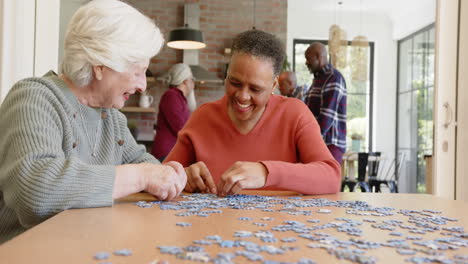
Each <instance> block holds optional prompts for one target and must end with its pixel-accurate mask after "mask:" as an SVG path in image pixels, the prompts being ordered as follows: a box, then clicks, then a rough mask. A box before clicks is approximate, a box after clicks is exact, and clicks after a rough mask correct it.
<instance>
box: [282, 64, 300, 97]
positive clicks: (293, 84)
mask: <svg viewBox="0 0 468 264" xmlns="http://www.w3.org/2000/svg"><path fill="white" fill-rule="evenodd" d="M278 84H279V90H280V93H281V95H282V96H286V97H293V98H297V99H299V100H301V101H304V87H302V86H297V79H296V73H294V72H289V71H286V72H282V73H281V74H280V76H279V77H278Z"/></svg>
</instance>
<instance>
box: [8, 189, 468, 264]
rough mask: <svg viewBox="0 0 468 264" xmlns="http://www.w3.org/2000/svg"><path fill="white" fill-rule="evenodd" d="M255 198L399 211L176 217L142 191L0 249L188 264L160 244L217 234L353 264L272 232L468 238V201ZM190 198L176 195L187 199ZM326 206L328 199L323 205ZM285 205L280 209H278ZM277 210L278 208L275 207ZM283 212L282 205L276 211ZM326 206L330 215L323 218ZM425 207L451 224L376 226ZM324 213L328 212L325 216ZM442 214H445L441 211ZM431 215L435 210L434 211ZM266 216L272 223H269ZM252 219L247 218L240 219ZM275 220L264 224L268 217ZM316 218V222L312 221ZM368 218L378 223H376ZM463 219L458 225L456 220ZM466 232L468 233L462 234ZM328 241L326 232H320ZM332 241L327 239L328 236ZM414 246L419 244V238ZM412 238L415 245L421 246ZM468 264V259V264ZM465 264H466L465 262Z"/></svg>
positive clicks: (383, 257) (71, 215) (464, 252)
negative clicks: (349, 228)
mask: <svg viewBox="0 0 468 264" xmlns="http://www.w3.org/2000/svg"><path fill="white" fill-rule="evenodd" d="M243 193H244V194H249V195H253V194H255V195H267V196H278V197H279V198H282V199H285V201H295V200H293V199H299V200H307V199H320V198H324V199H327V200H329V201H362V202H366V203H368V204H369V205H371V206H373V207H379V208H387V209H388V208H390V207H391V208H393V209H392V210H393V212H394V214H393V215H389V216H388V215H387V216H376V215H366V214H365V213H363V214H362V215H360V214H349V208H340V207H334V206H324V207H312V208H303V210H310V215H297V214H296V215H295V214H290V213H288V212H287V210H283V211H281V210H270V211H266V210H260V209H252V208H250V209H252V210H239V209H232V208H222V209H221V210H222V213H216V214H210V215H209V216H208V217H200V216H197V215H193V216H177V215H176V214H177V213H178V211H177V210H162V209H161V208H160V206H159V205H157V204H155V205H154V206H153V207H150V208H142V207H139V206H137V205H135V202H138V201H154V198H153V197H152V196H151V195H149V194H146V193H138V194H134V195H131V196H128V197H126V198H124V199H120V200H118V201H116V202H115V204H114V205H113V206H112V207H103V208H87V209H71V210H66V211H64V212H61V213H59V214H57V215H55V216H53V217H51V218H50V219H48V220H46V221H44V222H43V223H41V224H39V225H37V226H35V227H33V228H31V229H29V230H27V231H26V232H24V233H22V234H20V235H18V236H17V237H15V238H13V239H11V240H10V241H7V242H5V243H3V244H2V245H0V263H2V264H7V263H28V264H29V263H48V264H55V263H114V264H117V263H158V262H159V261H162V260H165V261H167V262H166V263H200V262H194V261H189V260H182V259H180V258H177V256H176V255H172V254H165V253H162V252H161V251H160V249H159V247H160V246H175V247H180V248H182V249H183V248H185V247H187V246H189V245H194V243H193V241H196V240H201V239H205V240H206V237H207V236H210V235H211V236H213V235H218V236H220V237H222V238H223V239H225V240H231V241H235V240H237V239H244V240H248V241H252V242H255V243H257V244H260V245H265V244H267V245H272V246H274V247H276V248H280V247H281V246H285V245H286V246H289V247H290V248H294V250H293V249H291V250H289V251H286V252H285V253H284V254H269V253H267V252H262V253H259V254H261V255H262V256H263V260H271V261H278V262H279V261H282V262H290V263H296V262H297V261H298V260H300V259H301V258H307V259H310V260H313V261H315V262H316V263H351V262H350V261H348V260H339V259H338V258H337V257H336V256H335V255H333V254H331V253H330V250H327V248H325V247H311V246H310V243H313V241H311V240H309V239H306V238H302V237H300V236H298V234H297V233H295V232H292V231H285V232H280V231H272V227H274V226H278V225H284V223H285V221H296V222H300V223H303V224H305V225H306V226H314V225H323V224H326V223H336V222H340V221H342V220H343V219H344V218H346V219H351V220H353V221H358V222H361V224H360V225H359V226H358V228H359V229H361V230H362V234H361V235H360V236H350V235H349V234H347V233H344V232H338V231H337V229H336V228H325V229H322V230H317V231H312V232H311V234H315V233H318V232H320V233H326V234H328V235H329V236H332V237H335V238H337V239H340V240H343V241H348V240H351V239H354V240H361V241H373V242H386V241H388V240H391V239H405V238H407V237H410V236H420V237H422V240H420V241H430V240H435V239H437V238H440V237H450V236H448V235H447V232H448V231H446V230H445V231H444V230H443V228H444V227H448V228H458V231H459V232H458V233H456V232H455V233H453V234H459V235H460V236H461V237H462V239H464V240H465V241H466V239H467V238H466V235H467V234H466V231H461V232H460V228H464V229H465V230H466V229H467V228H468V213H467V212H468V204H467V203H465V202H463V201H456V200H448V199H444V198H440V197H436V196H433V195H427V194H383V193H337V194H330V195H315V196H301V195H297V194H296V193H293V192H267V191H244V192H243ZM184 199H185V198H180V197H179V198H176V200H175V201H176V202H177V201H182V200H184ZM319 201H322V200H319ZM276 206H280V205H276ZM273 209H274V208H273ZM277 209H278V208H277ZM323 209H328V210H330V211H329V213H326V212H325V213H324V211H323ZM402 209H403V210H404V209H407V210H418V211H419V212H421V211H422V210H424V209H426V210H429V211H424V212H426V214H434V215H440V216H443V217H447V218H449V219H452V220H451V221H449V222H448V223H447V224H440V225H439V226H440V228H441V229H440V230H438V231H434V232H428V233H426V234H413V233H410V232H409V231H408V229H401V228H397V229H396V230H394V231H398V232H401V233H404V235H403V236H401V237H398V236H397V237H395V236H392V235H390V233H391V232H392V231H389V230H384V229H380V228H375V227H373V225H375V224H379V223H383V222H384V221H386V220H393V221H395V222H396V221H402V222H401V223H404V224H406V225H412V224H414V223H411V224H410V223H408V217H407V216H405V215H403V214H401V213H399V211H400V210H402ZM320 210H322V213H321V212H319V211H320ZM435 211H440V212H435ZM429 212H432V213H429ZM265 217H266V218H265ZM247 218H248V219H251V220H250V221H249V220H247V221H245V220H244V221H243V220H240V219H247ZM267 218H268V220H269V221H265V219H267ZM310 219H315V221H316V222H315V223H311V222H308V220H310ZM369 219H373V220H372V221H374V223H373V222H368V221H371V220H369ZM455 220H456V221H455ZM181 222H184V223H190V226H180V225H177V223H181ZM254 222H263V223H265V224H266V225H265V226H257V225H255V224H253V223H254ZM259 230H264V231H270V232H271V233H273V234H274V236H275V237H276V238H278V240H277V241H276V242H270V243H268V242H266V243H265V242H262V241H261V240H259V239H258V238H257V237H255V236H252V237H248V238H239V237H234V236H233V234H234V233H235V232H236V231H246V232H252V233H255V232H258V231H259ZM463 232H464V235H463ZM320 235H322V236H323V234H320ZM325 236H326V235H325ZM291 237H295V239H296V241H295V242H283V241H282V240H281V239H283V238H291ZM413 241H414V240H413ZM413 241H411V240H407V242H408V244H409V245H410V246H411V248H421V246H418V245H415V244H413V243H412V242H413ZM201 247H203V250H204V252H206V253H207V254H208V255H209V256H211V257H212V258H214V257H215V256H216V255H217V254H218V253H229V252H232V253H235V252H236V251H237V250H239V248H236V247H221V246H220V245H218V244H211V245H206V246H201ZM119 249H128V250H130V251H131V256H116V255H114V254H113V252H114V251H115V250H119ZM98 252H108V253H110V256H109V257H108V258H107V259H106V260H96V259H95V258H94V256H95V255H96V254H97V253H98ZM431 252H432V253H433V254H436V253H440V254H442V255H443V257H442V258H447V259H454V258H455V255H457V258H459V259H462V258H463V257H467V258H468V248H467V247H466V246H459V247H458V248H457V249H452V250H432V251H431ZM365 255H368V256H371V257H375V263H409V262H405V259H408V258H411V257H416V256H417V257H424V256H430V255H427V252H426V253H423V252H419V251H418V252H416V254H414V255H401V254H399V253H398V252H397V250H396V249H395V248H392V247H385V246H382V247H378V248H375V249H366V250H365ZM464 261H465V262H464V263H467V262H468V260H464ZM232 263H262V262H261V261H256V262H255V261H254V262H251V261H248V260H247V259H246V258H245V257H244V256H237V257H235V258H233V259H232ZM460 263H463V262H460Z"/></svg>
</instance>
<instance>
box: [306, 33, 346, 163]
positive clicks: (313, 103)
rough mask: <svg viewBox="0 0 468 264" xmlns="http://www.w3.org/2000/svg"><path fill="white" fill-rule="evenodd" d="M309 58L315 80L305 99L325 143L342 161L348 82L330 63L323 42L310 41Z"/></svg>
mask: <svg viewBox="0 0 468 264" xmlns="http://www.w3.org/2000/svg"><path fill="white" fill-rule="evenodd" d="M305 57H306V65H307V68H309V71H310V73H312V74H314V81H313V83H312V86H311V87H310V89H309V91H308V92H307V94H306V96H305V100H304V101H305V103H306V104H307V106H308V107H309V109H310V111H312V113H313V114H314V116H315V118H316V119H317V121H318V123H319V125H320V132H321V133H322V137H323V140H324V141H325V144H327V147H328V149H329V150H330V152H331V154H332V155H333V157H335V159H336V160H337V161H338V162H339V163H340V164H341V161H342V157H343V153H344V152H345V149H346V82H345V80H344V78H343V75H341V73H340V72H339V71H338V70H337V69H335V68H333V66H332V65H331V64H330V63H328V58H327V49H326V48H325V46H324V45H323V44H322V43H320V42H314V43H312V44H310V46H309V47H308V48H307V50H306V52H305Z"/></svg>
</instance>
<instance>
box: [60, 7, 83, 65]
mask: <svg viewBox="0 0 468 264" xmlns="http://www.w3.org/2000/svg"><path fill="white" fill-rule="evenodd" d="M85 2H86V1H85V0H61V1H60V29H59V41H58V43H59V53H58V64H59V65H60V62H61V61H62V59H63V40H64V38H65V31H66V29H67V26H68V22H70V19H71V18H72V16H73V14H74V13H75V11H76V10H78V8H79V7H80V6H81V5H83V4H84V3H85Z"/></svg>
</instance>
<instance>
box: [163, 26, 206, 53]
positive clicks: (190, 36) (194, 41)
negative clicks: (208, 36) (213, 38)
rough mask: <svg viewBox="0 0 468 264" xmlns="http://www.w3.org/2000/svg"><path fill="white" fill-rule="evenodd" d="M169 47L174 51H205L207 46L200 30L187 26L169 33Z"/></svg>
mask: <svg viewBox="0 0 468 264" xmlns="http://www.w3.org/2000/svg"><path fill="white" fill-rule="evenodd" d="M167 46H169V47H171V48H173V49H203V48H204V47H206V44H205V43H204V42H203V33H202V32H201V31H200V30H198V29H193V28H190V27H189V26H188V25H187V24H185V26H184V27H181V28H176V29H174V30H172V31H171V32H170V33H169V41H168V42H167Z"/></svg>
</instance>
